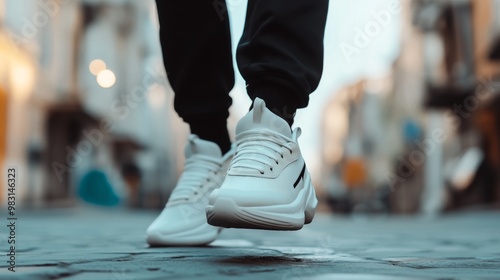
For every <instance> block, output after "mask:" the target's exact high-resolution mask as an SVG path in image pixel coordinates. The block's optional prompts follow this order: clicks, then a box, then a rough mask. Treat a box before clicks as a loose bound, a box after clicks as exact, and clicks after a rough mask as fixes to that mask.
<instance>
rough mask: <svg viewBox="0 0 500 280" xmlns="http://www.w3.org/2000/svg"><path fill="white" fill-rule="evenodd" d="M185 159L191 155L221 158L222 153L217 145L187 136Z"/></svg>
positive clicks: (196, 137) (192, 135)
mask: <svg viewBox="0 0 500 280" xmlns="http://www.w3.org/2000/svg"><path fill="white" fill-rule="evenodd" d="M184 155H185V157H186V158H188V157H190V156H192V155H205V156H211V157H222V152H221V150H220V148H219V146H218V145H217V144H215V143H214V142H211V141H206V140H203V139H200V138H199V137H198V136H196V135H194V134H191V135H189V139H188V143H187V145H186V147H185V148H184Z"/></svg>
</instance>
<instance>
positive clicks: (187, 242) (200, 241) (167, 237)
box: [146, 223, 222, 247]
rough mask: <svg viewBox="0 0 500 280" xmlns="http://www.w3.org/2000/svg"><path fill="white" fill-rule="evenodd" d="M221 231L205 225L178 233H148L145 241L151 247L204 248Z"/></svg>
mask: <svg viewBox="0 0 500 280" xmlns="http://www.w3.org/2000/svg"><path fill="white" fill-rule="evenodd" d="M221 230H222V229H221V228H215V227H213V226H210V225H209V224H207V223H205V224H202V225H199V226H197V227H195V228H193V229H190V230H187V231H183V232H178V233H170V234H162V233H161V232H148V233H147V236H146V241H147V243H148V244H149V245H150V246H152V247H166V246H204V245H208V244H210V243H211V242H213V241H214V240H215V239H216V238H217V236H218V235H219V234H220V232H221Z"/></svg>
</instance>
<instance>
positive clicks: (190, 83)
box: [157, 0, 328, 130]
mask: <svg viewBox="0 0 500 280" xmlns="http://www.w3.org/2000/svg"><path fill="white" fill-rule="evenodd" d="M157 7H158V15H159V19H160V25H161V28H160V40H161V45H162V50H163V58H164V63H165V69H166V71H167V75H168V79H169V81H170V84H171V86H172V88H173V90H174V92H175V101H174V108H175V110H176V111H177V113H178V114H179V115H180V116H181V117H182V118H183V119H184V121H186V122H187V123H188V124H190V125H191V128H192V130H193V127H197V126H200V125H204V126H207V125H212V123H222V124H223V125H224V127H225V124H226V119H227V117H228V114H229V113H228V108H229V106H230V105H231V98H230V97H229V95H228V93H229V92H230V91H231V89H232V88H233V86H234V70H233V63H232V54H231V34H230V28H229V17H228V14H227V8H226V3H225V0H157ZM327 11H328V0H249V1H248V9H247V15H246V23H245V28H244V32H243V36H242V38H241V40H240V42H239V44H238V48H237V53H236V59H237V63H238V68H239V70H240V72H241V74H242V76H243V78H244V79H245V81H246V83H247V91H248V94H249V96H250V98H252V100H253V99H255V97H260V98H262V99H263V100H264V101H266V105H267V107H268V108H269V109H271V110H272V111H274V112H275V113H277V114H278V115H280V116H284V117H288V116H290V114H293V113H294V112H295V110H296V109H297V108H303V107H306V106H307V104H308V101H309V94H310V93H311V92H313V91H314V90H315V89H316V88H317V86H318V83H319V80H320V78H321V74H322V70H323V37H324V30H325V23H326V15H327Z"/></svg>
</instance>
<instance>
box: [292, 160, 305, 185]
mask: <svg viewBox="0 0 500 280" xmlns="http://www.w3.org/2000/svg"><path fill="white" fill-rule="evenodd" d="M304 173H306V164H305V163H304V167H302V171H300V174H299V177H298V178H297V180H296V181H295V183H294V184H293V188H294V189H295V188H296V187H297V185H298V184H299V182H300V180H301V179H304Z"/></svg>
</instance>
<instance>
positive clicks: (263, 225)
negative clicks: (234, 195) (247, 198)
mask: <svg viewBox="0 0 500 280" xmlns="http://www.w3.org/2000/svg"><path fill="white" fill-rule="evenodd" d="M304 179H305V180H304V184H305V186H304V188H303V189H302V190H300V192H299V194H298V196H297V198H296V199H295V200H294V201H293V202H292V203H290V204H285V205H271V206H256V207H241V206H238V205H237V204H236V203H235V201H234V200H233V199H231V198H230V197H219V198H217V199H216V201H215V203H214V205H208V206H207V208H206V212H207V221H208V223H209V224H211V225H213V226H218V227H224V228H247V229H263V230H299V229H301V228H302V227H303V226H304V224H309V223H311V222H312V220H313V218H314V214H315V212H316V206H317V204H318V200H317V199H316V194H315V191H314V187H313V185H312V183H311V180H310V177H309V174H308V173H307V172H306V175H305V176H304Z"/></svg>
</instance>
